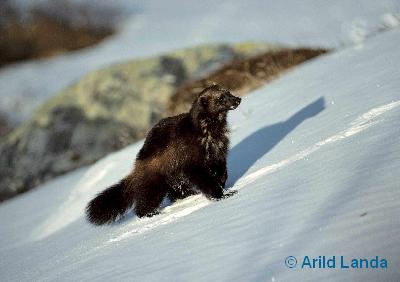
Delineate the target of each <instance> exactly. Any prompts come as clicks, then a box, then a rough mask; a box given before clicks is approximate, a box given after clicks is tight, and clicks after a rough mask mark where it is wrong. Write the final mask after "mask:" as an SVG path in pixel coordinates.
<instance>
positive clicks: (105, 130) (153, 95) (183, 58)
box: [0, 43, 278, 200]
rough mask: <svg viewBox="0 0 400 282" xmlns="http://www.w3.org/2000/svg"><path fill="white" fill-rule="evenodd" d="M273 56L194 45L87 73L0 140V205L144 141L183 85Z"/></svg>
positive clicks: (248, 46) (244, 47)
mask: <svg viewBox="0 0 400 282" xmlns="http://www.w3.org/2000/svg"><path fill="white" fill-rule="evenodd" d="M276 49H278V47H276V46H272V45H266V44H253V43H245V44H237V45H234V46H228V45H212V46H199V47H194V48H189V49H184V50H178V51H174V52H171V53H168V54H164V55H161V56H157V57H152V58H148V59H142V60H133V61H130V62H125V63H121V64H118V65H113V66H110V67H107V68H105V69H102V70H98V71H95V72H92V73H89V74H88V75H87V76H86V77H84V78H83V79H82V80H80V81H79V82H77V83H75V84H74V85H72V86H70V87H69V88H67V89H65V90H64V91H62V92H61V93H60V94H58V95H57V96H55V97H54V98H52V99H51V100H49V101H48V102H47V103H45V104H44V105H43V106H42V107H41V108H40V109H39V110H38V111H37V112H36V113H35V114H34V116H33V117H32V119H31V120H30V121H28V122H26V123H24V124H22V125H21V126H20V127H18V128H17V129H16V130H14V131H13V132H11V133H10V134H8V135H7V136H6V137H5V138H4V139H3V140H2V141H1V143H0V167H1V170H0V200H5V199H7V198H10V197H12V196H14V195H16V194H18V193H21V192H24V191H27V190H29V189H31V188H32V187H34V186H35V185H37V184H39V183H42V182H43V181H45V180H48V179H50V178H52V177H54V176H56V175H59V174H62V173H65V172H68V171H70V170H72V169H75V168H78V167H80V166H82V165H85V164H89V163H92V162H94V161H96V160H98V159H99V158H101V157H102V156H104V155H106V154H108V153H110V152H112V151H115V150H117V149H119V148H121V147H123V146H125V145H127V144H129V143H131V142H133V141H136V140H138V139H140V138H143V137H144V136H145V133H146V131H147V130H148V129H149V128H150V127H151V126H152V125H153V124H154V123H155V122H157V121H158V120H159V119H160V117H161V116H162V115H163V113H164V112H165V109H166V105H167V102H168V101H169V99H170V97H171V95H172V93H174V91H175V89H176V88H177V87H178V86H180V85H182V83H185V82H187V81H188V80H194V79H198V78H200V77H203V76H205V75H206V74H208V73H210V72H212V71H214V70H215V69H216V68H218V67H220V66H221V65H222V64H223V63H226V62H228V61H231V60H233V59H238V58H243V57H246V56H250V55H254V54H256V53H258V52H261V51H266V50H276ZM133 157H134V156H132V159H133ZM60 188H61V187H60Z"/></svg>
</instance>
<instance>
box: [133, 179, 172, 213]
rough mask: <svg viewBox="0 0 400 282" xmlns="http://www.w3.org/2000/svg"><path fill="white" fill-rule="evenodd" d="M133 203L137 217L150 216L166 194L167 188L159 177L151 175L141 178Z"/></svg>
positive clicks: (155, 211)
mask: <svg viewBox="0 0 400 282" xmlns="http://www.w3.org/2000/svg"><path fill="white" fill-rule="evenodd" d="M138 190H139V191H138V194H137V196H136V202H135V208H134V210H135V213H136V215H137V216H138V217H144V216H152V215H155V214H157V213H158V208H159V206H160V204H161V202H162V200H163V199H164V197H165V196H166V194H167V191H168V186H167V183H166V181H165V178H164V177H163V176H161V175H156V174H151V175H147V176H146V177H143V178H142V181H141V187H140V188H139V189H138Z"/></svg>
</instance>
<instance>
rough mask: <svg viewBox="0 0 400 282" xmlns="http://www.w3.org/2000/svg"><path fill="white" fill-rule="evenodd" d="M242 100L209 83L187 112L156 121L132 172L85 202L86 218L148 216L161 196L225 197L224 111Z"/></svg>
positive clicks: (104, 221)
mask: <svg viewBox="0 0 400 282" xmlns="http://www.w3.org/2000/svg"><path fill="white" fill-rule="evenodd" d="M240 101H241V99H240V98H239V97H236V96H234V95H232V93H231V92H229V91H228V90H226V89H223V88H222V87H220V86H219V85H212V86H208V87H207V88H205V89H204V90H202V91H201V92H200V93H199V94H198V96H197V98H196V99H195V100H194V102H193V104H192V107H191V109H190V111H189V112H188V113H184V114H180V115H177V116H173V117H168V118H165V119H162V120H161V121H159V122H158V123H157V124H156V125H155V126H154V127H153V128H152V129H151V130H150V131H149V133H148V134H147V137H146V139H145V141H144V145H143V147H142V148H141V149H140V151H139V153H138V154H137V157H136V163H135V167H134V169H133V171H132V172H131V173H130V174H129V175H128V176H126V177H125V178H124V179H122V180H121V181H120V182H119V183H117V184H115V185H113V186H111V187H109V188H107V189H106V190H104V191H103V192H101V193H99V194H98V195H97V196H96V197H95V198H94V199H93V200H91V201H90V202H89V204H88V206H87V208H86V214H87V218H88V220H89V221H90V222H91V223H93V224H95V225H102V224H107V223H112V222H113V221H115V220H116V219H117V218H119V217H120V216H122V215H123V214H124V213H125V212H126V211H127V210H129V209H131V208H133V210H134V211H135V213H136V215H137V216H138V217H145V216H152V215H155V214H157V213H159V210H158V209H159V206H160V204H161V202H162V201H163V199H164V198H165V197H168V198H169V199H170V200H171V201H175V200H178V199H183V198H185V197H188V196H190V195H194V194H197V193H202V194H204V195H205V196H206V197H207V198H208V199H210V200H220V199H223V198H226V197H229V196H231V195H232V194H233V192H226V193H224V188H225V182H226V179H227V177H228V175H227V168H226V157H227V153H228V147H229V138H228V134H229V130H228V125H227V113H228V111H229V110H234V109H236V108H237V107H238V106H239V104H240Z"/></svg>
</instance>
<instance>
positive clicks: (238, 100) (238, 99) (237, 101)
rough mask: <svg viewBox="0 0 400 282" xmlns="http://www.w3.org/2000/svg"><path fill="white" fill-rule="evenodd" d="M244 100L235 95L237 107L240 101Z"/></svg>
mask: <svg viewBox="0 0 400 282" xmlns="http://www.w3.org/2000/svg"><path fill="white" fill-rule="evenodd" d="M241 101H242V99H241V98H239V97H235V100H234V101H233V102H234V104H235V107H237V106H239V104H240V102H241Z"/></svg>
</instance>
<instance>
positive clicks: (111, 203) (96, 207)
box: [86, 181, 134, 225]
mask: <svg viewBox="0 0 400 282" xmlns="http://www.w3.org/2000/svg"><path fill="white" fill-rule="evenodd" d="M124 185H125V183H124V181H121V182H120V183H118V184H115V185H113V186H111V187H109V188H107V189H106V190H104V191H103V192H101V193H99V194H98V195H97V196H96V197H95V198H94V199H93V200H91V201H90V202H89V204H88V206H87V207H86V216H87V219H88V220H89V221H90V222H91V223H93V224H95V225H102V224H109V223H112V222H113V221H115V220H116V219H117V218H118V217H119V216H121V215H123V214H124V213H125V212H126V210H127V209H129V208H130V207H131V206H132V205H133V201H134V199H133V195H132V193H126V192H124Z"/></svg>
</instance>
